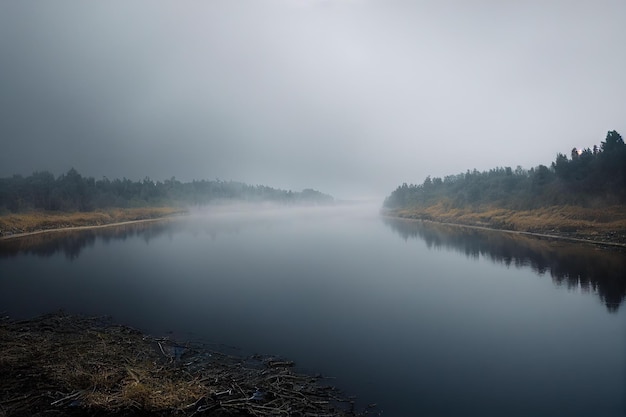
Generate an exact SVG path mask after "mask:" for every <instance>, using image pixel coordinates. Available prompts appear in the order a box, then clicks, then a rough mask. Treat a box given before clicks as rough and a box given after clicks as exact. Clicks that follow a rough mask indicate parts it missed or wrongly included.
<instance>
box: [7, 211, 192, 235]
mask: <svg viewBox="0 0 626 417" xmlns="http://www.w3.org/2000/svg"><path fill="white" fill-rule="evenodd" d="M184 213H186V210H184V209H181V208H176V207H140V208H112V209H106V210H97V211H90V212H72V213H66V212H44V211H32V212H26V213H12V214H3V215H0V239H9V238H15V237H22V236H27V235H32V234H36V233H44V232H53V231H62V230H80V229H86V228H94V227H106V226H113V225H118V224H128V223H134V222H140V221H153V220H157V219H162V218H164V217H169V216H175V215H179V214H184Z"/></svg>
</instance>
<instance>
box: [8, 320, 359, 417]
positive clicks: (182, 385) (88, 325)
mask: <svg viewBox="0 0 626 417" xmlns="http://www.w3.org/2000/svg"><path fill="white" fill-rule="evenodd" d="M0 351H1V352H2V355H1V356H0V374H1V375H2V378H0V416H3V417H4V416H6V417H9V416H43V415H56V416H70V415H85V416H97V415H115V416H138V415H141V416H171V415H180V416H191V415H194V416H221V415H229V416H280V415H284V416H295V415H298V416H309V415H310V416H313V415H315V416H322V415H323V416H356V415H358V414H357V413H355V412H354V411H353V410H352V409H351V408H352V403H350V401H348V400H346V399H345V398H342V397H341V396H340V393H339V392H338V391H337V390H335V389H334V388H332V387H330V386H327V385H325V384H324V383H323V382H324V380H323V379H322V378H321V377H311V376H307V375H302V374H298V373H296V372H294V371H293V368H292V367H293V363H292V362H289V361H285V360H280V359H276V358H271V357H262V356H258V355H255V356H252V357H248V358H236V357H232V356H228V355H225V354H222V353H219V352H215V351H209V350H207V349H204V348H203V347H202V346H200V345H196V346H194V345H193V344H190V343H186V344H180V343H175V342H173V341H171V340H167V339H158V338H153V337H150V336H147V335H144V334H142V333H141V332H139V331H137V330H135V329H132V328H129V327H126V326H122V325H117V324H113V323H111V322H110V321H109V320H108V319H104V318H84V317H77V316H70V315H66V314H61V313H59V314H51V315H46V316H42V317H38V318H35V319H31V320H26V321H12V320H9V319H8V318H3V319H1V320H0Z"/></svg>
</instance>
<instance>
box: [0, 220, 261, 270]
mask: <svg viewBox="0 0 626 417" xmlns="http://www.w3.org/2000/svg"><path fill="white" fill-rule="evenodd" d="M271 220H272V218H271V217H267V216H266V217H265V218H263V217H261V218H259V217H254V218H253V217H249V218H242V217H240V216H237V215H232V216H227V215H224V213H220V214H219V215H217V216H213V217H210V216H206V215H203V216H188V217H186V218H178V219H162V220H159V221H149V222H139V223H130V224H124V225H119V226H110V227H104V228H95V229H85V230H72V231H54V232H50V233H37V234H33V235H28V236H23V237H19V238H15V239H6V240H0V259H2V258H10V257H15V256H18V255H28V254H30V255H36V256H40V257H51V256H53V255H56V254H58V253H63V254H64V255H65V257H66V258H67V259H69V260H71V261H73V260H75V259H77V258H78V257H79V256H80V255H81V253H82V252H83V250H85V249H87V248H90V247H93V246H94V244H95V242H96V241H97V240H102V241H103V242H105V243H108V242H110V241H125V240H126V239H129V238H135V237H138V238H140V239H142V240H143V241H144V242H146V243H149V242H150V241H151V240H153V239H156V238H158V237H160V236H163V235H165V236H169V237H170V238H172V237H173V236H174V235H176V234H179V233H190V234H192V235H194V236H197V235H199V234H204V235H208V236H210V237H211V239H213V240H215V239H217V237H218V236H219V235H220V234H236V233H239V231H240V230H241V229H242V228H249V227H254V226H257V227H262V226H265V227H267V225H269V224H271Z"/></svg>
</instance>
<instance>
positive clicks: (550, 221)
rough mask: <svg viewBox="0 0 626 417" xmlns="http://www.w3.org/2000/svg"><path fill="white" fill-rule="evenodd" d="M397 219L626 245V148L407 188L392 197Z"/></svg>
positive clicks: (612, 141)
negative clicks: (549, 163) (528, 168)
mask: <svg viewBox="0 0 626 417" xmlns="http://www.w3.org/2000/svg"><path fill="white" fill-rule="evenodd" d="M383 210H384V211H385V212H386V213H387V214H389V215H392V216H397V217H406V218H413V219H421V220H434V221H439V222H447V223H457V224H465V225H473V226H484V227H491V228H497V229H506V230H516V231H524V232H533V233H544V234H551V235H555V236H566V237H571V238H582V239H588V240H594V241H601V242H617V243H626V144H625V143H624V140H623V139H622V137H621V135H620V134H619V133H617V132H616V131H609V132H608V133H607V136H606V139H605V140H604V141H603V142H601V144H600V146H594V147H593V148H592V149H591V148H586V149H582V150H580V149H576V148H573V149H572V150H571V152H570V157H567V156H566V155H565V154H562V153H559V154H557V156H556V159H555V161H554V162H552V164H551V165H550V167H547V166H545V165H539V166H537V167H535V168H531V169H530V170H526V169H524V168H522V167H520V166H518V167H517V168H516V169H515V170H513V169H511V168H510V167H504V168H494V169H491V170H489V171H483V172H479V171H477V170H473V171H469V170H468V171H467V172H466V173H464V174H457V175H449V176H446V177H445V178H431V177H430V176H429V177H427V178H426V179H425V180H424V182H423V183H422V184H419V185H416V184H410V185H407V184H406V183H404V184H402V185H401V186H399V187H398V188H397V189H396V190H394V191H393V192H392V193H391V195H389V196H388V197H387V198H386V199H385V202H384V204H383Z"/></svg>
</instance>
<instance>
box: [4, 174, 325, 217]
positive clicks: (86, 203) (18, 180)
mask: <svg viewBox="0 0 626 417" xmlns="http://www.w3.org/2000/svg"><path fill="white" fill-rule="evenodd" d="M222 200H236V201H248V202H276V203H281V204H282V203H284V204H327V203H330V202H332V201H333V198H332V197H331V196H329V195H326V194H323V193H321V192H319V191H315V190H312V189H305V190H303V191H301V192H293V191H285V190H279V189H275V188H271V187H267V186H263V185H256V186H252V185H248V184H244V183H241V182H234V181H220V180H215V181H206V180H201V181H192V182H180V181H178V180H176V179H175V178H173V177H172V178H171V179H169V180H165V181H163V182H161V181H153V180H151V179H150V178H147V177H146V178H145V179H144V180H142V181H131V180H129V179H126V178H124V179H114V180H110V179H108V178H103V179H100V180H95V179H94V178H91V177H83V176H82V175H80V174H79V173H78V172H77V171H76V170H75V169H73V168H72V169H70V170H69V171H68V172H67V173H65V174H63V175H60V176H58V177H56V178H55V176H54V175H53V174H51V173H50V172H47V171H43V172H35V173H33V174H32V175H30V176H28V177H23V176H21V175H14V176H12V177H8V178H0V213H1V212H7V211H8V212H22V211H27V210H50V211H92V210H95V209H101V208H113V207H115V208H127V207H147V206H165V205H176V206H180V205H205V204H209V203H213V202H217V201H222Z"/></svg>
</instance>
